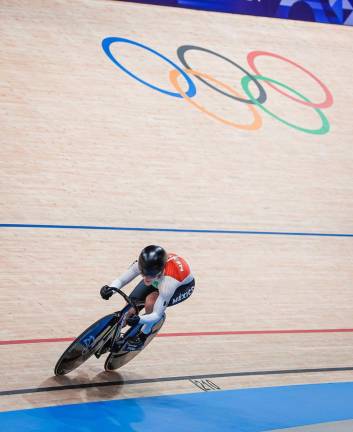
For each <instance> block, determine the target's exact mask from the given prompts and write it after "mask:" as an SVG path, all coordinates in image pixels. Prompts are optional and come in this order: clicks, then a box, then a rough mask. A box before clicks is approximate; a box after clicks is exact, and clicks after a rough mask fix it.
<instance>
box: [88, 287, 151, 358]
mask: <svg viewBox="0 0 353 432" xmlns="http://www.w3.org/2000/svg"><path fill="white" fill-rule="evenodd" d="M114 291H115V292H116V293H118V294H120V295H121V296H122V297H123V298H124V300H125V301H126V302H127V303H128V304H127V305H126V306H125V307H124V308H123V309H122V310H121V311H118V312H115V314H116V317H117V322H116V326H115V328H114V330H113V336H112V337H111V338H108V340H109V345H108V346H107V345H106V343H103V344H102V347H101V348H100V349H98V350H97V352H96V353H95V356H96V357H97V358H99V357H100V356H101V355H102V354H104V353H105V352H107V351H108V350H109V351H111V349H112V347H113V346H114V343H115V341H116V340H117V339H118V338H119V337H120V335H121V330H122V328H123V327H124V325H125V317H126V315H127V313H128V312H129V310H130V309H131V308H133V309H135V312H136V315H138V314H139V309H138V305H137V304H136V303H135V302H134V301H133V300H131V299H130V297H129V296H127V295H126V294H125V293H124V292H123V291H121V290H120V289H118V288H114ZM142 305H143V303H142V304H140V305H139V306H142Z"/></svg>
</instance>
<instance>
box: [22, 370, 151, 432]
mask: <svg viewBox="0 0 353 432" xmlns="http://www.w3.org/2000/svg"><path fill="white" fill-rule="evenodd" d="M129 379H131V377H129ZM111 382H117V383H118V384H117V385H114V384H112V385H107V386H96V385H95V384H97V383H107V384H108V383H111ZM123 383H124V378H123V376H122V374H120V373H118V372H109V373H107V372H104V371H103V372H100V373H98V374H97V375H95V376H94V377H91V378H89V377H88V375H87V374H86V373H80V375H79V376H78V377H75V378H71V377H68V376H67V375H66V376H59V377H50V378H48V379H46V380H45V381H43V382H42V383H41V384H40V387H54V386H55V387H56V386H57V387H65V386H76V385H77V388H74V389H70V390H68V391H69V392H70V401H67V402H66V396H64V395H63V397H60V394H58V393H61V392H62V391H65V390H60V391H59V392H56V394H57V398H56V401H55V402H56V404H57V405H61V404H67V403H70V404H72V403H74V404H80V403H85V402H100V407H99V411H97V410H96V409H92V407H91V404H86V405H84V406H83V405H81V406H80V405H79V406H78V410H77V418H76V411H75V410H73V412H71V413H70V422H73V423H76V422H77V424H80V422H81V421H82V416H84V419H85V422H87V424H91V425H94V424H95V423H97V422H98V423H99V429H100V430H108V427H109V428H112V427H114V428H115V429H116V428H117V427H118V428H119V430H121V431H124V432H125V431H127V432H135V430H136V429H135V428H134V424H139V423H142V422H143V421H144V419H145V414H144V411H143V410H142V408H141V407H140V406H139V403H138V401H136V399H126V400H125V402H124V408H123V409H121V408H120V407H119V405H111V404H109V402H108V403H106V404H104V403H103V404H102V403H101V401H102V400H105V401H109V400H111V399H112V400H114V399H115V398H116V397H117V396H119V395H121V394H122V393H123V389H124V384H123ZM80 384H82V385H85V384H89V385H92V387H83V388H80V387H79V386H80ZM37 395H38V394H37ZM27 397H28V400H30V399H31V398H33V399H34V398H35V394H34V395H33V394H32V395H27ZM122 399H124V398H122ZM50 416H51V417H52V418H53V420H55V418H57V419H58V421H59V420H60V419H61V423H62V412H60V411H58V410H55V409H54V410H51V411H50ZM98 419H99V420H98Z"/></svg>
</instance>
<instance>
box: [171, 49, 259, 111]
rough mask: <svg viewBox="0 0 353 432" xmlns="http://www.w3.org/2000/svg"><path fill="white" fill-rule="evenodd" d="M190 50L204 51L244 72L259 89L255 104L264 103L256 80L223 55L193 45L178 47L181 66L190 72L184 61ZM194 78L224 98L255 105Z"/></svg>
mask: <svg viewBox="0 0 353 432" xmlns="http://www.w3.org/2000/svg"><path fill="white" fill-rule="evenodd" d="M190 50H197V51H205V52H207V53H209V54H213V55H215V56H216V57H220V58H221V59H223V60H225V61H227V62H228V63H231V64H232V65H233V66H235V67H237V68H238V69H240V70H241V71H242V72H244V73H245V74H246V75H247V76H248V77H249V78H250V79H251V80H252V81H254V83H255V84H256V86H257V88H258V89H259V92H260V94H259V97H258V98H257V99H256V101H257V103H260V104H262V103H264V102H265V101H266V99H267V95H266V92H265V89H264V88H263V86H262V85H261V84H260V83H259V82H258V80H257V79H256V78H255V77H254V76H253V75H251V74H250V73H249V72H248V71H247V70H246V69H244V68H243V67H242V66H240V65H238V64H237V63H235V62H234V61H233V60H230V59H229V58H228V57H225V56H223V55H221V54H218V53H217V52H215V51H211V50H209V49H207V48H202V47H198V46H195V45H182V46H180V47H179V48H178V49H177V54H178V57H179V60H180V61H181V63H182V64H183V65H184V66H185V67H186V68H187V69H191V70H192V68H191V67H190V66H189V65H188V64H187V62H186V60H185V53H186V52H187V51H190ZM195 77H196V78H197V79H199V80H200V81H202V82H203V83H204V84H206V85H207V86H208V87H211V88H212V89H213V90H216V91H217V92H218V93H221V94H223V95H224V96H227V97H229V98H231V99H235V100H237V101H239V102H244V103H247V104H255V103H256V102H255V101H252V100H250V99H243V98H238V97H236V96H233V95H231V94H229V93H227V92H225V91H223V90H220V89H219V88H217V87H216V86H214V85H212V84H210V83H208V82H207V81H206V80H205V79H203V78H201V77H199V76H197V75H195Z"/></svg>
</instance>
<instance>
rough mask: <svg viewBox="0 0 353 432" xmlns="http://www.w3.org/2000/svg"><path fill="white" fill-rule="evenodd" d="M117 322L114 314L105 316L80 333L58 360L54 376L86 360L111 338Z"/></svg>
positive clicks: (67, 371) (71, 369) (62, 373)
mask: <svg viewBox="0 0 353 432" xmlns="http://www.w3.org/2000/svg"><path fill="white" fill-rule="evenodd" d="M117 321H118V317H117V315H116V314H115V313H113V314H110V315H106V316H105V317H103V318H101V319H99V320H98V321H96V322H95V323H94V324H92V325H91V326H90V327H88V328H87V329H86V330H85V331H84V332H83V333H81V334H80V336H78V337H77V338H76V339H75V340H74V341H73V342H72V344H71V345H70V346H69V347H68V348H67V349H66V350H65V351H64V353H63V354H62V356H61V357H60V358H59V360H58V362H57V363H56V365H55V368H54V373H55V375H65V374H67V373H69V372H71V371H73V370H74V369H76V368H77V367H79V366H80V365H81V364H82V363H84V362H85V361H86V360H88V359H89V358H90V357H91V356H92V355H93V354H94V353H95V352H97V351H98V350H99V349H100V348H101V347H102V346H103V345H104V344H105V343H106V342H107V341H108V339H109V338H110V337H112V335H113V331H112V330H113V329H114V327H115V325H116V323H117Z"/></svg>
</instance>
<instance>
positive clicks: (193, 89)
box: [102, 37, 196, 98]
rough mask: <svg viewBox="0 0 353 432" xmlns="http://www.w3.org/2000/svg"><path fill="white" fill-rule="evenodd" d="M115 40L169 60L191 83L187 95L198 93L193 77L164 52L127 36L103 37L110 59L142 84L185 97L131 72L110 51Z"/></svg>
mask: <svg viewBox="0 0 353 432" xmlns="http://www.w3.org/2000/svg"><path fill="white" fill-rule="evenodd" d="M113 42H126V43H129V44H132V45H136V46H138V47H141V48H144V49H146V50H147V51H150V52H151V53H153V54H156V55H157V56H158V57H160V58H162V59H163V60H165V61H166V62H168V63H169V64H171V65H172V66H173V67H174V68H175V69H176V70H177V71H178V72H180V73H181V74H182V75H183V77H184V78H185V79H186V81H187V83H188V85H189V89H188V91H187V92H186V95H187V96H188V97H189V98H192V97H193V96H195V94H196V87H195V84H194V83H193V81H192V80H191V78H190V77H189V75H187V73H186V72H184V71H183V70H182V69H181V68H180V67H179V66H178V65H176V64H175V63H174V62H172V61H171V60H169V59H168V58H167V57H165V56H164V55H163V54H160V53H159V52H157V51H155V50H154V49H152V48H149V47H147V46H146V45H143V44H140V43H138V42H135V41H132V40H130V39H125V38H120V37H108V38H105V39H103V41H102V48H103V50H104V52H105V53H106V55H107V56H108V57H109V58H110V60H111V61H112V62H113V63H114V64H115V65H116V66H118V67H119V68H120V69H121V70H123V71H124V72H125V73H127V74H128V75H130V76H131V77H132V78H134V79H135V80H137V81H139V82H140V83H142V84H145V85H146V86H147V87H151V88H152V89H154V90H157V91H159V92H161V93H164V94H167V95H168V96H174V97H178V98H182V97H183V96H182V95H181V94H180V93H176V92H171V91H168V90H163V89H161V88H160V87H156V86H154V85H152V84H149V83H148V82H146V81H144V80H143V79H141V78H139V77H138V76H136V75H134V74H133V73H132V72H130V71H129V70H127V69H126V68H125V67H124V66H123V65H122V64H121V63H119V62H118V61H117V60H116V59H115V57H114V56H113V54H112V53H111V52H110V45H111V44H112V43H113Z"/></svg>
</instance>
